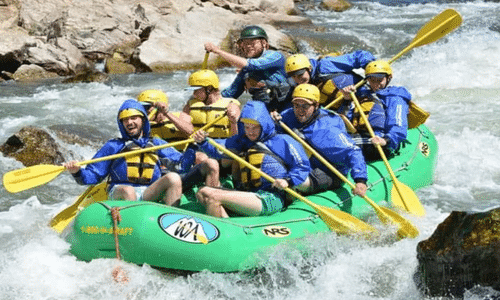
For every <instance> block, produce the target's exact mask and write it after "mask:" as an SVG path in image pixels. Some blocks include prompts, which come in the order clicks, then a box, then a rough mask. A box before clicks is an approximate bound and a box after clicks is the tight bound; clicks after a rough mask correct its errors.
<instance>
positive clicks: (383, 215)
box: [363, 195, 419, 238]
mask: <svg viewBox="0 0 500 300" xmlns="http://www.w3.org/2000/svg"><path fill="white" fill-rule="evenodd" d="M363 199H365V201H366V202H368V204H370V205H371V206H372V207H373V209H375V212H376V213H377V216H378V218H379V220H380V221H381V222H382V223H384V224H388V223H392V224H394V225H396V226H398V227H399V229H398V236H399V237H401V238H407V237H409V238H415V237H417V236H418V235H419V232H418V229H417V228H416V227H415V226H413V224H412V223H411V222H410V221H408V220H406V219H405V218H403V217H402V216H401V215H399V214H398V213H396V212H395V211H392V210H390V209H389V208H387V207H383V206H379V205H378V204H377V203H375V202H373V200H372V199H370V198H368V197H367V196H366V195H365V196H364V197H363Z"/></svg>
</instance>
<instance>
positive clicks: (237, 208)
mask: <svg viewBox="0 0 500 300" xmlns="http://www.w3.org/2000/svg"><path fill="white" fill-rule="evenodd" d="M238 122H239V123H240V124H241V125H242V127H243V128H244V129H243V130H241V131H238V135H235V136H232V137H230V138H228V139H226V140H222V141H220V142H221V143H224V146H225V147H226V148H227V149H229V150H231V151H233V152H234V153H237V154H242V155H241V156H242V157H243V158H245V160H246V161H247V162H249V163H250V164H252V165H254V166H255V167H257V168H260V169H261V170H262V171H263V172H264V173H266V174H268V175H269V176H271V177H273V178H275V179H276V180H275V182H274V183H272V184H271V182H269V181H267V180H266V179H264V178H262V177H261V176H260V175H259V174H258V173H257V172H255V171H253V170H251V169H249V168H247V167H245V166H241V167H240V168H239V173H238V174H239V176H238V177H239V181H240V182H241V185H242V189H243V191H237V190H225V189H219V188H213V187H203V188H201V189H200V190H199V191H198V193H197V194H196V197H197V198H198V200H199V201H200V202H201V203H202V204H203V205H205V207H206V209H207V213H208V214H210V215H212V216H216V217H225V218H227V217H228V216H229V215H228V212H227V211H228V210H229V211H232V212H236V213H239V214H243V215H247V216H258V215H270V214H273V213H275V212H278V211H280V210H282V209H283V208H284V204H285V196H286V195H285V192H284V191H283V189H285V188H287V187H290V188H292V187H295V186H298V185H301V184H303V183H304V181H305V180H306V179H307V176H308V175H309V172H310V170H311V168H310V165H309V159H308V158H307V155H306V153H305V151H304V149H303V148H302V146H301V145H300V144H299V143H298V142H297V141H295V140H294V139H293V138H292V137H290V136H289V135H285V134H277V133H276V130H275V125H274V122H273V120H272V119H271V117H270V115H269V112H268V111H267V108H266V106H265V104H264V103H263V102H260V101H254V100H250V101H248V102H247V103H246V104H245V106H244V107H243V110H242V112H241V117H240V119H239V121H238ZM205 137H206V133H204V132H197V133H196V134H195V136H194V139H195V141H196V142H197V143H199V144H200V148H201V149H202V150H203V151H205V152H206V153H207V154H208V155H210V156H211V157H214V158H224V157H225V156H224V155H222V154H221V153H220V152H219V151H217V149H216V148H215V147H214V146H213V145H211V144H210V143H208V142H206V141H205Z"/></svg>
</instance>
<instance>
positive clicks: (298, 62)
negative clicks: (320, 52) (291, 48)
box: [285, 54, 312, 74]
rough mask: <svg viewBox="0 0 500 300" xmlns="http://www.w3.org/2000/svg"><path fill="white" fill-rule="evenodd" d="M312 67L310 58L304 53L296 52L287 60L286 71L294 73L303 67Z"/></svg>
mask: <svg viewBox="0 0 500 300" xmlns="http://www.w3.org/2000/svg"><path fill="white" fill-rule="evenodd" d="M310 68H312V66H311V62H310V61H309V58H307V56H305V55H304V54H294V55H291V56H289V57H288V58H287V59H286V62H285V71H286V73H287V74H290V73H293V72H295V71H298V70H301V69H310Z"/></svg>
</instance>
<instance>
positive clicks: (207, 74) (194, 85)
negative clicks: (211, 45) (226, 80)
mask: <svg viewBox="0 0 500 300" xmlns="http://www.w3.org/2000/svg"><path fill="white" fill-rule="evenodd" d="M188 84H189V85H190V88H186V89H188V90H193V89H198V88H200V87H210V86H211V87H213V88H214V89H218V88H219V77H218V76H217V74H215V72H214V71H212V70H199V71H196V72H194V73H193V74H191V76H189V80H188Z"/></svg>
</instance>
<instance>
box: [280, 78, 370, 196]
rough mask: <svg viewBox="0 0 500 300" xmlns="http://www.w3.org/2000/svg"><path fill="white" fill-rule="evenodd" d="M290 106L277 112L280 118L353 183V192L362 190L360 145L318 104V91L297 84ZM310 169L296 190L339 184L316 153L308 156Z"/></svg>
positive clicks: (363, 174) (364, 179)
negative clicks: (349, 175) (305, 178)
mask: <svg viewBox="0 0 500 300" xmlns="http://www.w3.org/2000/svg"><path fill="white" fill-rule="evenodd" d="M292 97H293V99H292V104H293V108H291V109H287V110H285V111H284V112H283V113H282V114H281V120H282V121H283V123H285V125H287V126H288V127H289V128H290V129H292V130H294V131H295V132H297V133H298V135H299V136H300V137H301V138H302V139H304V140H305V141H306V142H307V143H308V144H309V145H310V146H311V147H312V148H313V149H315V150H316V151H317V152H318V153H319V154H320V155H321V156H322V157H323V158H325V159H326V160H327V161H328V162H330V163H331V164H332V165H333V166H334V167H335V168H336V169H337V170H338V171H339V172H341V173H342V174H344V175H347V173H348V172H349V171H351V177H352V178H353V179H354V181H355V183H356V187H355V189H354V190H353V193H354V194H355V195H359V196H364V195H365V193H366V189H367V186H366V182H367V176H368V175H367V170H366V163H365V160H364V158H363V153H362V152H361V149H360V148H359V147H358V146H356V145H355V144H354V141H353V140H352V139H351V137H350V136H349V135H348V134H347V132H346V129H345V125H344V123H343V121H342V119H341V118H340V117H339V116H337V115H335V114H333V113H331V112H329V111H327V110H324V109H322V108H320V107H319V99H320V91H319V89H318V88H317V87H316V86H315V85H312V84H307V83H305V84H300V85H298V86H297V87H295V89H294V91H293V95H292ZM310 163H311V168H312V172H311V174H310V175H309V177H308V179H307V180H306V183H305V184H303V185H301V186H300V187H298V189H297V190H299V191H302V192H305V193H307V194H310V193H317V192H321V191H325V190H331V189H335V188H338V187H340V185H341V184H342V183H343V182H342V180H341V179H340V178H338V177H337V176H336V175H335V174H334V173H333V172H331V171H330V170H329V169H328V168H327V167H326V166H325V165H324V164H323V163H322V162H321V161H319V160H318V159H317V158H316V157H314V156H311V157H310Z"/></svg>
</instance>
